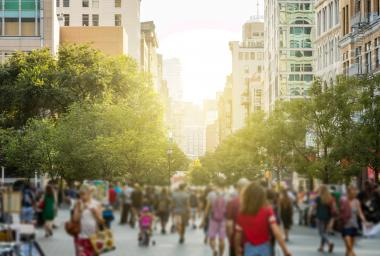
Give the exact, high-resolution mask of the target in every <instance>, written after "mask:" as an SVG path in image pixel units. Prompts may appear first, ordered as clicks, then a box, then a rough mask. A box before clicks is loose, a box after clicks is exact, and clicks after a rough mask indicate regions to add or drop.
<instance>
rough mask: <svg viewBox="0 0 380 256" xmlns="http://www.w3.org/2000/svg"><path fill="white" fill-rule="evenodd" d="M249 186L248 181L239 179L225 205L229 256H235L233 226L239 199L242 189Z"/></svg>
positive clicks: (238, 208) (238, 207)
mask: <svg viewBox="0 0 380 256" xmlns="http://www.w3.org/2000/svg"><path fill="white" fill-rule="evenodd" d="M248 185H249V181H248V180H247V179H245V178H242V179H240V180H239V181H238V182H237V184H236V193H235V194H234V195H233V197H232V199H231V200H230V201H229V202H228V203H227V216H226V219H227V226H226V231H227V238H228V241H229V255H230V256H235V255H236V254H235V251H236V248H235V226H236V221H237V217H238V214H239V210H240V197H241V192H242V191H243V189H244V188H245V187H246V186H248Z"/></svg>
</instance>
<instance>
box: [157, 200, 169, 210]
mask: <svg viewBox="0 0 380 256" xmlns="http://www.w3.org/2000/svg"><path fill="white" fill-rule="evenodd" d="M168 210H169V202H168V199H167V198H160V200H159V202H158V211H159V212H166V211H168Z"/></svg>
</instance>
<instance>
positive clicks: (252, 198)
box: [235, 183, 291, 256]
mask: <svg viewBox="0 0 380 256" xmlns="http://www.w3.org/2000/svg"><path fill="white" fill-rule="evenodd" d="M271 232H272V234H273V235H274V237H275V238H276V240H277V241H278V243H279V245H280V247H281V249H282V251H283V252H284V255H285V256H290V255H291V254H290V252H289V250H288V248H287V246H286V244H285V241H284V239H283V238H282V234H281V230H280V228H279V226H278V224H277V221H276V217H275V215H274V213H273V209H272V207H271V206H270V205H269V204H268V202H267V195H266V191H265V189H264V188H263V187H261V186H260V185H258V184H256V183H251V184H250V185H249V186H248V187H247V188H246V189H245V190H244V192H243V194H242V199H241V206H240V213H239V214H238V217H237V221H236V235H235V248H236V255H238V256H242V255H244V256H255V255H260V256H270V255H272V251H271V245H270V238H271ZM243 237H244V245H243V247H242V241H243Z"/></svg>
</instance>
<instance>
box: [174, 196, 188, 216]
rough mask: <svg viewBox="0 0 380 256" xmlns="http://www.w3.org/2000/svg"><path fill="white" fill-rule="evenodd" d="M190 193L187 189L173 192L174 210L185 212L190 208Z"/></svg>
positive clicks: (175, 211) (177, 212)
mask: <svg viewBox="0 0 380 256" xmlns="http://www.w3.org/2000/svg"><path fill="white" fill-rule="evenodd" d="M189 198H190V196H189V194H188V193H187V192H186V191H177V192H174V193H173V204H174V209H173V212H174V213H175V214H183V213H186V211H187V210H188V202H189Z"/></svg>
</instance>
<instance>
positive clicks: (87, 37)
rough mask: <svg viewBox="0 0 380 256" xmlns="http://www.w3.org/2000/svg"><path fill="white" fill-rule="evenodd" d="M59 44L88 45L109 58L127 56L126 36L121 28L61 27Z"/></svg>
mask: <svg viewBox="0 0 380 256" xmlns="http://www.w3.org/2000/svg"><path fill="white" fill-rule="evenodd" d="M104 35H107V36H104ZM60 44H62V45H64V44H89V45H91V47H93V48H95V49H97V50H100V51H101V52H103V53H104V54H107V55H110V56H118V55H124V54H128V36H127V33H126V32H125V30H124V29H123V28H122V27H96V26H91V27H61V28H60Z"/></svg>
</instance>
